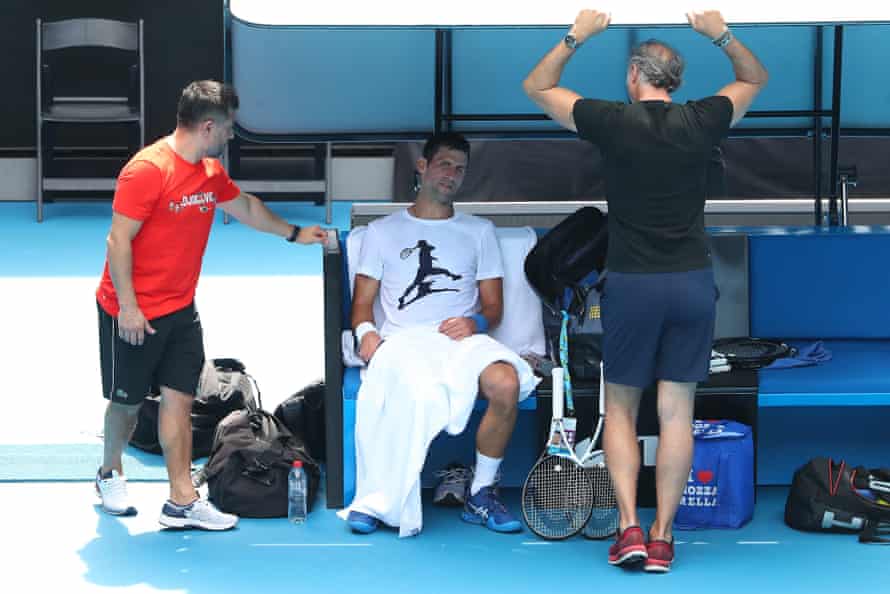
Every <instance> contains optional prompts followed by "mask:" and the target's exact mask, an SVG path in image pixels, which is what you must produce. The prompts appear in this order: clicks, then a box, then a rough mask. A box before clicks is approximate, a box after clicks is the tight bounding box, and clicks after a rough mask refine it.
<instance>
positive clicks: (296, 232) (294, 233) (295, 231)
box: [285, 225, 300, 243]
mask: <svg viewBox="0 0 890 594" xmlns="http://www.w3.org/2000/svg"><path fill="white" fill-rule="evenodd" d="M291 227H293V229H292V230H291V232H290V235H288V236H287V237H285V239H286V240H287V241H289V242H290V243H293V242H295V241H296V240H297V236H298V235H299V234H300V226H299V225H291Z"/></svg>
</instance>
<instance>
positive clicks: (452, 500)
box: [433, 493, 464, 507]
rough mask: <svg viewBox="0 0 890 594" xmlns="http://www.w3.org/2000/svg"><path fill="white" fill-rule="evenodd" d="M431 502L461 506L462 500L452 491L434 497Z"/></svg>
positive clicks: (446, 505)
mask: <svg viewBox="0 0 890 594" xmlns="http://www.w3.org/2000/svg"><path fill="white" fill-rule="evenodd" d="M433 503H434V504H436V505H442V506H445V507H462V506H463V504H464V501H463V499H460V498H458V497H457V495H455V494H454V493H446V494H445V496H444V497H442V498H441V499H438V500H436V499H434V500H433Z"/></svg>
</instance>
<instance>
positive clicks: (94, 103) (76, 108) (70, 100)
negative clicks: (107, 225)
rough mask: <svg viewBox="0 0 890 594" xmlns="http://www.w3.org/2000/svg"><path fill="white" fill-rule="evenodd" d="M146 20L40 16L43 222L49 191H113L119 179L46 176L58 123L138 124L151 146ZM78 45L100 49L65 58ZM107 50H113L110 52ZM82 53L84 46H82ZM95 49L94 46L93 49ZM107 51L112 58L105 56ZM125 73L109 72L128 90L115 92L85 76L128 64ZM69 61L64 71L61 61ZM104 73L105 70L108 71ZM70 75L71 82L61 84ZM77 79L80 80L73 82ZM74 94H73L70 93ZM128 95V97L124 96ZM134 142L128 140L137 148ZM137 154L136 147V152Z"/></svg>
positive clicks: (39, 123) (142, 138)
mask: <svg viewBox="0 0 890 594" xmlns="http://www.w3.org/2000/svg"><path fill="white" fill-rule="evenodd" d="M142 37H143V22H142V21H141V20H140V21H138V22H123V21H113V20H108V19H94V18H81V19H69V20H63V21H54V22H43V21H42V20H41V19H37V221H38V222H40V221H42V220H43V201H44V192H46V191H80V192H90V191H110V190H114V186H115V181H116V180H115V179H114V178H101V177H46V176H45V162H47V161H49V160H50V158H51V156H52V152H53V149H54V148H55V147H54V143H53V142H52V141H51V140H50V141H48V139H49V138H50V136H49V132H50V128H51V125H52V126H53V127H54V126H55V125H58V124H78V125H82V124H102V125H106V126H107V125H108V124H132V125H133V126H135V127H136V128H137V130H136V132H137V134H138V147H136V148H139V147H142V146H143V145H144V144H145V85H144V78H145V75H144V56H143V41H142ZM77 48H96V49H95V51H96V52H97V53H95V54H90V58H89V59H88V60H85V63H80V64H76V65H75V64H72V63H71V62H64V57H63V54H66V53H67V54H69V56H70V55H71V54H76V55H77V56H81V55H82V54H77V52H78V50H77ZM106 50H107V51H106ZM81 51H82V50H81ZM91 51H93V50H91ZM100 54H101V55H102V56H105V55H106V54H107V60H106V59H105V58H104V57H99V55H100ZM121 57H124V61H123V63H124V64H126V65H125V66H122V67H121V68H120V69H119V71H117V70H113V68H112V69H111V70H109V72H108V74H106V77H107V76H108V75H111V78H118V79H119V81H114V82H119V84H117V86H114V87H113V88H114V89H115V90H120V91H122V92H120V93H118V96H112V95H111V94H109V93H107V92H102V91H107V89H101V91H100V92H96V90H97V89H95V88H87V87H90V86H91V85H92V81H90V80H89V78H88V77H86V76H83V77H82V76H81V75H82V74H87V73H93V72H95V71H97V70H98V69H102V68H103V67H108V68H111V66H110V65H114V64H117V63H118V62H122V59H121ZM60 63H63V64H64V69H65V70H64V71H61V69H60V67H59V64H60ZM103 72H104V71H103ZM62 79H64V81H65V82H66V83H68V84H67V85H64V84H59V83H60V81H61V80H62ZM71 81H74V83H73V84H72V82H71ZM65 93H70V94H65ZM120 95H125V96H120ZM132 144H133V142H128V143H127V145H128V147H131V145H132ZM131 152H132V151H131Z"/></svg>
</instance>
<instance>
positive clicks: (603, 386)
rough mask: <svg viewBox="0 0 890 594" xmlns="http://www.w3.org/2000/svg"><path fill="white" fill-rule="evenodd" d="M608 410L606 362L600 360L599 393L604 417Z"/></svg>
mask: <svg viewBox="0 0 890 594" xmlns="http://www.w3.org/2000/svg"><path fill="white" fill-rule="evenodd" d="M605 412H606V364H605V363H604V362H602V361H600V394H599V413H600V418H602V416H603V413H605Z"/></svg>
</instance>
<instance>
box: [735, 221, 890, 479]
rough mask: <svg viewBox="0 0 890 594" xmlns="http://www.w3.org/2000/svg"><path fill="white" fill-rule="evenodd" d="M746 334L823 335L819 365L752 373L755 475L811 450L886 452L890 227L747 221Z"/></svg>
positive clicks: (865, 459) (853, 457)
mask: <svg viewBox="0 0 890 594" xmlns="http://www.w3.org/2000/svg"><path fill="white" fill-rule="evenodd" d="M746 233H748V245H749V258H750V274H749V280H750V318H751V335H752V336H757V337H760V338H776V339H781V340H785V341H787V342H789V343H791V344H794V345H798V346H800V345H804V344H811V343H813V342H815V341H817V340H821V341H823V343H824V345H825V347H826V348H827V349H828V350H829V351H831V353H832V355H833V358H832V360H831V361H827V362H825V363H822V364H820V365H816V366H812V367H801V368H792V369H779V370H761V371H760V372H759V375H760V382H759V406H760V415H759V417H760V418H759V428H760V432H759V440H758V441H759V443H758V449H759V452H760V456H759V458H760V464H759V472H758V478H759V483H760V484H789V483H790V481H791V476H792V474H793V472H794V470H795V469H796V468H797V467H798V466H800V465H802V464H803V463H804V462H806V461H807V460H808V459H809V458H812V457H815V456H821V455H825V456H833V457H835V458H846V459H848V460H850V461H851V462H855V463H856V464H863V465H866V466H886V465H887V461H888V459H890V227H847V228H839V229H818V228H811V227H804V228H801V227H798V228H778V227H776V228H753V229H747V230H746Z"/></svg>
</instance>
